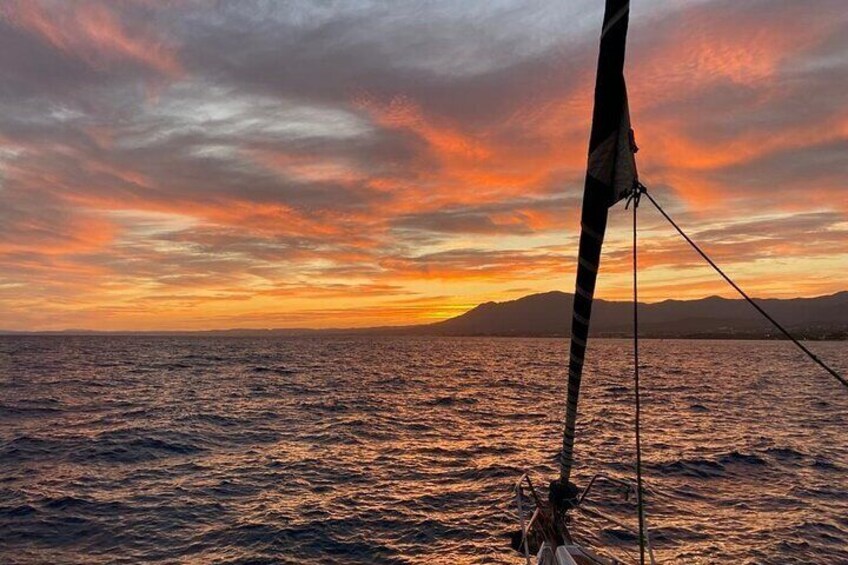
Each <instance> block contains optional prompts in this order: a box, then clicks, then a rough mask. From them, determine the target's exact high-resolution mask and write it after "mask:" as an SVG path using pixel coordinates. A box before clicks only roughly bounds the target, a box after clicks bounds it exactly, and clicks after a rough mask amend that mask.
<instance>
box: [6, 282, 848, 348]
mask: <svg viewBox="0 0 848 565" xmlns="http://www.w3.org/2000/svg"><path fill="white" fill-rule="evenodd" d="M573 299H574V295H572V294H567V293H565V292H558V291H554V292H546V293H543V294H531V295H530V296H525V297H524V298H519V299H518V300H510V301H508V302H486V303H485V304H480V305H479V306H477V307H475V308H473V309H471V310H469V311H468V312H466V313H465V314H462V315H461V316H457V317H455V318H451V319H449V320H445V321H443V322H437V323H435V324H427V325H422V326H387V327H378V328H348V329H344V328H340V329H322V330H315V329H300V328H288V329H231V330H210V331H148V332H132V331H124V332H98V331H89V330H64V331H47V332H13V331H3V330H0V335H27V334H32V333H34V334H39V335H60V336H62V335H158V336H190V335H206V336H208V335H213V336H222V337H227V336H229V337H238V336H245V337H250V336H253V337H256V336H281V337H288V336H298V335H328V334H336V335H422V336H423V335H433V336H527V337H536V336H538V337H567V336H568V335H569V333H570V330H571V307H572V301H573ZM757 302H758V303H759V304H760V305H761V306H762V307H763V308H765V310H766V311H767V312H769V313H770V314H771V315H772V316H774V317H775V318H776V319H777V320H778V321H780V322H781V323H782V324H783V325H784V326H786V327H787V328H788V329H789V330H790V331H792V332H793V333H794V334H795V335H796V336H798V337H800V338H805V339H848V291H843V292H839V293H836V294H832V295H830V296H819V297H816V298H790V299H784V300H780V299H773V298H771V299H763V300H757ZM632 320H633V310H632V305H631V303H630V302H613V301H609V300H595V303H594V307H593V309H592V327H591V333H592V335H594V336H601V337H623V336H629V335H631V331H632V323H633V322H632ZM639 326H640V332H641V334H640V335H642V336H644V337H668V338H673V337H679V338H734V339H760V338H772V337H780V334H779V332H777V330H775V329H774V328H772V326H771V325H770V324H769V323H768V322H767V321H766V320H764V319H762V318H761V317H760V315H759V314H757V312H756V311H755V310H754V309H753V308H752V307H751V305H750V304H748V303H746V302H745V301H744V300H731V299H727V298H720V297H718V296H711V297H709V298H701V299H698V300H666V301H664V302H657V303H654V304H644V303H641V304H640V306H639Z"/></svg>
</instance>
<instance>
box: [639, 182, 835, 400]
mask: <svg viewBox="0 0 848 565" xmlns="http://www.w3.org/2000/svg"><path fill="white" fill-rule="evenodd" d="M639 186H640V189H641V190H642V194H644V195H645V196H647V197H648V200H650V201H651V204H653V205H654V207H655V208H656V209H657V210H659V212H660V214H662V215H663V217H665V219H666V220H668V222H669V223H670V224H671V225H672V226H673V227H674V229H675V230H677V233H679V234H680V235H681V236H682V237H683V239H685V240H686V242H687V243H688V244H689V245H691V246H692V249H694V250H695V251H697V252H698V255H700V256H701V257H703V258H704V260H705V261H706V262H707V263H709V264H710V266H711V267H712V268H713V269H715V271H716V272H717V273H718V274H719V275H721V277H722V278H723V279H724V280H725V281H727V283H728V284H729V285H730V286H732V287H733V288H734V289H736V292H738V293H739V294H740V295H741V296H742V298H744V299H745V300H746V301H747V302H748V304H750V305H751V306H753V307H754V308H755V309H756V310H757V312H759V313H760V314H762V315H763V317H764V318H765V319H766V320H768V321H769V322H771V323H772V325H774V327H775V328H777V329H778V330H780V332H781V333H782V334H783V335H785V336H786V337H787V338H788V339H789V340H790V341H791V342H792V343H794V344H795V345H797V346H798V348H799V349H800V350H801V351H803V352H804V353H806V354H807V357H809V358H810V359H812V360H813V361H815V362H816V363H817V364H818V365H819V366H820V367H821V368H822V369H824V370H825V371H827V372H828V373H830V374H831V375H832V376H833V378H835V379H836V380H837V381H839V382H840V383H842V384H843V386H845V387H846V388H848V380H846V379H845V377H843V376H842V375H840V374H839V373H837V372H836V371H834V370H833V369H831V368H830V367H829V366H828V365H827V364H826V363H825V362H824V361H822V360H821V359H819V358H818V356H817V355H816V354H815V353H813V352H812V351H810V350H809V349H807V347H806V346H805V345H804V344H803V343H801V342H800V341H798V340H797V339H795V337H794V336H793V335H792V334H790V333H789V331H788V330H787V329H786V328H784V327H783V326H782V325H780V323H779V322H778V321H777V320H775V319H774V318H772V317H771V316H770V315H769V314H768V312H766V311H765V310H763V309H762V307H761V306H760V305H759V304H757V303H756V302H754V300H753V299H752V298H751V297H750V296H748V295H747V294H746V293H745V291H744V290H742V289H741V288H739V285H737V284H736V283H735V282H733V281H732V280H731V278H730V277H729V276H727V275H726V274H725V273H724V271H722V270H721V269H720V268H719V266H718V265H716V264H715V262H714V261H713V260H712V259H710V258H709V256H707V254H706V253H704V251H703V250H702V249H701V248H700V247H698V244H697V243H695V242H694V241H692V239H691V238H690V237H689V236H688V235H686V233H685V232H684V231H683V230H682V229H680V226H678V225H677V223H675V221H674V220H672V219H671V216H669V215H668V214H667V213H666V211H665V210H663V208H662V206H660V205H659V204H658V203H657V201H656V200H654V198H653V197H652V196H651V195H650V193H649V192H648V189H647V188H646V187H645V186H644V185H642V184H640V185H639Z"/></svg>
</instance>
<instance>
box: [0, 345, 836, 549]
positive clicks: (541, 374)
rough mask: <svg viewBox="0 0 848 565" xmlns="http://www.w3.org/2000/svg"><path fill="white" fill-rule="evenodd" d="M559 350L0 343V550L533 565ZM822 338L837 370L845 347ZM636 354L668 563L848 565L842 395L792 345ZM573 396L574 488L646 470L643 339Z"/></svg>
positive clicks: (550, 465) (659, 534) (605, 529)
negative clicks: (518, 495)
mask: <svg viewBox="0 0 848 565" xmlns="http://www.w3.org/2000/svg"><path fill="white" fill-rule="evenodd" d="M567 345H568V343H567V340H559V339H512V338H369V337H296V338H291V337H268V338H246V337H211V336H210V337H141V336H125V337H122V336H85V337H73V336H32V337H20V336H17V337H0V562H2V563H4V564H7V565H13V564H35V563H39V564H41V563H45V564H47V563H50V564H63V563H86V564H98V563H244V564H247V563H310V562H311V563H322V564H328V563H340V564H341V563H345V564H350V563H356V564H407V563H409V564H411V563H428V564H442V563H444V564H448V563H450V564H472V563H481V564H482V563H498V564H510V563H511V564H518V563H522V559H521V558H520V556H518V555H517V554H516V553H514V552H513V551H512V550H511V549H510V548H509V540H508V539H507V537H508V533H509V532H510V531H511V530H514V529H516V528H517V524H516V518H515V505H514V499H513V493H512V488H513V484H514V483H515V481H516V479H518V477H519V475H520V474H521V473H522V472H524V471H529V472H530V473H531V474H532V476H533V477H534V479H535V480H536V482H537V483H539V484H546V483H547V481H549V480H550V479H551V478H554V477H555V475H556V473H557V467H556V464H557V462H556V457H557V451H558V448H559V445H560V441H561V439H560V434H561V420H562V415H563V410H564V397H565V371H566V369H565V367H566V361H567ZM810 347H811V348H812V349H813V350H814V351H815V352H816V353H818V354H820V355H821V356H822V357H823V358H825V359H827V360H829V361H830V362H831V363H832V364H833V365H834V366H835V368H837V370H840V371H842V372H843V374H844V373H845V372H846V371H848V342H815V343H811V344H810ZM641 361H642V363H643V364H642V383H643V453H644V469H645V477H646V483H647V489H648V495H647V515H648V522H649V525H650V527H651V535H652V539H653V543H654V547H655V554H656V557H657V559H658V561H659V562H660V563H681V564H701V563H737V564H778V563H779V564H781V565H783V564H793V563H797V564H802V563H803V564H829V565H830V564H838V563H848V436H846V430H848V391H846V390H844V389H843V388H842V387H841V386H840V385H838V383H836V382H835V380H833V379H832V378H831V377H830V376H828V375H827V374H825V373H824V372H822V371H821V370H820V369H819V368H818V367H816V366H815V365H814V364H812V363H811V362H809V360H807V359H806V358H805V357H803V356H802V355H801V354H799V353H798V352H797V351H796V350H795V348H794V347H793V346H792V345H791V344H789V343H787V342H780V341H694V340H688V341H687V340H643V342H642V349H641ZM580 410H581V413H580V417H579V427H578V439H577V448H576V453H575V455H576V458H577V461H578V467H577V469H576V480H577V482H578V484H581V485H585V483H586V481H588V479H589V478H590V477H591V476H592V475H593V474H594V473H596V472H603V473H606V474H608V475H613V476H620V477H632V475H633V468H634V463H633V462H634V450H633V390H632V353H631V343H630V342H629V341H627V340H593V341H592V342H591V344H590V350H589V354H588V360H587V367H586V373H585V375H584V384H583V394H582V399H581V404H580ZM600 494H604V495H607V498H608V500H598V501H597V504H598V505H599V507H601V508H602V509H604V510H605V511H607V512H608V513H610V514H612V515H614V516H617V517H620V518H621V519H622V520H626V521H629V523H633V524H634V525H635V511H634V509H633V504H632V501H629V500H625V498H624V496H623V494H622V493H617V492H614V491H609V492H603V493H600ZM573 528H574V531H575V533H576V535H577V537H579V538H580V539H582V540H585V541H586V542H587V543H590V544H597V545H598V546H599V547H608V548H610V549H611V551H613V552H626V551H631V550H632V547H633V542H634V540H633V538H632V536H630V535H629V534H627V533H626V532H624V531H623V530H622V529H620V528H616V527H610V526H608V525H606V524H605V523H603V522H600V521H597V520H596V519H594V518H592V519H590V518H588V517H586V516H583V515H576V516H575V517H574V523H573Z"/></svg>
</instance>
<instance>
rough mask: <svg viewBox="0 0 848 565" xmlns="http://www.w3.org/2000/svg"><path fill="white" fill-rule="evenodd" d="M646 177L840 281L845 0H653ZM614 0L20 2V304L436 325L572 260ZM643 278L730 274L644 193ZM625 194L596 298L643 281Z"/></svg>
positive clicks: (9, 323) (775, 278)
mask: <svg viewBox="0 0 848 565" xmlns="http://www.w3.org/2000/svg"><path fill="white" fill-rule="evenodd" d="M631 6H632V15H631V26H630V34H629V47H628V56H627V63H626V70H625V72H626V75H627V80H628V89H629V94H630V108H631V113H632V121H633V125H634V128H635V131H636V141H637V144H638V145H639V147H640V151H639V153H638V155H637V160H638V164H639V168H640V176H641V179H642V180H643V182H645V183H646V184H647V185H648V186H649V187H651V189H652V193H653V194H654V196H655V197H656V198H657V199H658V200H659V201H660V202H661V203H663V204H664V205H665V207H666V208H667V209H668V210H669V211H670V212H671V213H672V214H673V215H674V216H675V217H676V218H677V219H678V220H679V222H680V223H681V224H682V225H683V226H685V227H686V228H688V229H689V231H690V232H691V234H692V236H693V237H694V238H695V239H696V241H698V242H700V243H701V244H702V245H703V246H704V247H705V249H706V250H707V251H708V252H710V253H712V254H713V256H714V257H715V258H716V260H717V261H718V262H719V263H720V264H721V265H723V266H724V267H725V268H726V270H727V271H728V273H730V274H731V275H732V276H734V277H735V278H736V279H737V280H738V281H739V282H740V283H741V284H742V286H743V287H745V288H746V289H748V290H749V292H750V293H751V294H753V295H755V296H761V297H790V296H814V295H820V294H828V293H832V292H836V291H838V290H844V289H845V288H848V283H846V274H845V273H846V272H848V198H846V192H845V187H846V184H848V181H846V179H848V3H846V2H845V0H834V1H800V0H799V1H796V2H788V1H786V2H782V1H777V0H770V1H767V2H766V1H746V2H739V1H738V0H722V1H692V0H686V1H683V0H679V1H673V0H662V1H659V0H655V1H648V0H636V1H633V2H632V3H631ZM602 12H603V2H602V1H601V0H591V1H589V0H579V1H569V2H563V1H559V0H548V1H529V0H527V1H518V0H516V1H479V2H471V1H468V2H464V1H463V2H458V1H456V0H447V1H428V2H405V1H392V2H388V1H387V2H359V1H339V2H334V1H327V2H312V1H303V2H297V1H291V2H279V3H276V2H215V1H201V0H197V1H192V0H184V1H180V0H171V1H168V0H161V1H160V0H147V1H144V0H135V1H131V0H111V1H90V2H89V1H63V0H62V1H58V0H57V1H55V2H51V1H46V0H21V1H14V0H0V77H2V83H0V328H2V329H13V330H22V329H41V330H44V329H62V328H90V329H101V330H107V329H135V330H146V329H204V328H229V327H256V328H264V327H329V326H336V327H338V326H365V325H383V324H405V323H421V322H427V321H433V320H437V319H440V318H445V317H449V316H453V315H456V314H459V313H461V312H462V311H464V310H467V309H468V308H470V307H472V306H474V305H475V304H477V303H479V302H484V301H488V300H505V299H512V298H518V297H520V296H523V295H526V294H530V293H533V292H540V291H547V290H554V289H558V290H564V291H569V292H571V291H572V290H573V284H574V270H575V269H574V266H575V263H576V241H577V237H578V229H579V222H578V216H579V206H580V197H581V195H582V182H583V175H584V170H585V165H586V151H587V143H588V135H589V126H590V123H589V122H590V117H591V105H592V89H593V84H594V83H593V81H594V70H595V64H596V58H597V49H598V36H599V30H600V23H601V18H602ZM640 213H641V218H642V220H641V221H642V222H643V226H644V229H643V230H642V232H641V235H640V238H641V240H642V245H641V249H642V252H641V253H642V255H641V262H642V266H643V270H642V274H641V281H642V285H641V289H640V294H641V296H642V297H643V298H644V299H645V300H649V301H656V300H662V299H665V298H694V297H702V296H707V295H710V294H722V295H724V296H732V294H731V292H730V291H729V290H728V289H727V288H726V287H725V286H723V283H722V281H720V280H719V279H717V277H716V276H715V275H714V274H713V273H712V272H711V271H709V270H707V269H706V268H704V267H703V266H702V264H701V263H700V261H699V259H698V257H697V256H695V255H694V254H693V253H692V252H691V251H690V250H688V248H686V247H685V244H684V243H682V242H681V241H680V240H679V239H678V238H676V237H675V236H674V234H673V233H672V232H671V230H670V229H669V227H668V226H667V225H665V224H663V223H662V221H661V220H660V218H659V217H658V215H657V214H656V212H655V211H653V210H652V209H650V208H649V207H648V206H647V205H645V206H643V208H642V209H641V212H640ZM629 221H630V216H629V213H626V212H625V211H624V209H623V205H621V204H619V205H618V206H617V207H615V208H613V209H612V210H611V226H610V230H609V232H608V238H609V239H608V244H607V245H606V247H605V250H604V255H603V259H602V264H601V273H600V278H599V286H598V296H599V297H602V298H611V299H613V298H615V299H626V298H628V297H629V293H630V286H629V285H630V278H629V276H630V274H629V268H630V255H629V253H630V247H629V245H630V234H629Z"/></svg>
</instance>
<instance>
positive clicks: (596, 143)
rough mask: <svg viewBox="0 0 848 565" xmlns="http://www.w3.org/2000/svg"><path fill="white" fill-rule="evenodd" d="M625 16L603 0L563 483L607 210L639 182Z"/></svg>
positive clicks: (623, 5) (616, 3)
mask: <svg viewBox="0 0 848 565" xmlns="http://www.w3.org/2000/svg"><path fill="white" fill-rule="evenodd" d="M629 15H630V2H629V1H627V0H606V9H605V12H604V25H603V29H602V31H601V49H600V54H599V57H598V74H597V78H596V81H595V109H594V113H593V115H592V134H591V137H590V140H589V164H588V167H587V170H586V182H585V185H584V189H583V214H582V217H581V224H580V250H579V256H578V266H577V283H576V286H575V292H574V315H573V319H572V322H571V350H570V358H569V363H568V401H567V405H566V417H565V430H564V432H563V442H562V455H561V460H560V463H561V471H560V481H561V484H563V485H567V484H568V480H569V477H570V475H571V468H572V465H573V464H574V451H573V450H574V427H575V424H576V421H577V400H578V397H579V394H580V380H581V378H582V375H583V358H584V355H585V353H586V342H587V340H588V336H589V320H590V318H591V314H592V299H593V297H594V294H595V281H596V279H597V275H598V265H599V263H600V257H601V245H602V244H603V241H604V233H605V232H606V227H607V209H608V208H609V207H610V206H612V205H613V204H615V203H616V202H618V201H619V200H621V199H622V198H624V197H626V196H628V195H629V194H630V193H631V192H632V191H633V189H634V188H635V187H636V185H637V183H638V180H637V175H636V160H635V157H634V153H635V151H636V146H635V144H634V142H633V130H632V129H631V128H630V113H629V111H628V108H627V90H626V87H625V84H624V72H623V70H624V50H625V42H626V39H627V24H628V19H629Z"/></svg>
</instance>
